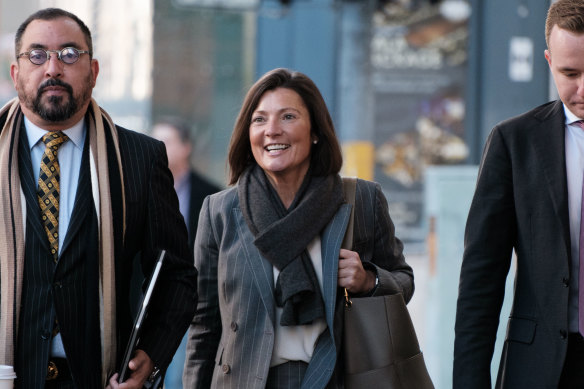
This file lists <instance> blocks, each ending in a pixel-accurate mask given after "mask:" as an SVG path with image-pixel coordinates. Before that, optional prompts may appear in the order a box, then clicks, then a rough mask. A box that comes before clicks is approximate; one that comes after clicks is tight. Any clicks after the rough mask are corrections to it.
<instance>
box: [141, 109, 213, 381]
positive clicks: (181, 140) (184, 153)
mask: <svg viewBox="0 0 584 389" xmlns="http://www.w3.org/2000/svg"><path fill="white" fill-rule="evenodd" d="M152 136H153V137H154V138H156V139H158V140H160V141H162V142H164V145H165V146H166V153H167V154H168V167H169V168H170V171H171V172H172V176H173V178H174V189H175V190H176V193H177V195H178V199H179V204H180V212H181V214H182V215H183V217H184V219H185V222H186V224H187V229H188V232H189V247H190V248H191V250H192V249H193V246H194V244H195V235H196V233H197V223H198V221H199V212H200V211H201V205H202V204H203V200H205V197H207V196H208V195H210V194H213V193H215V192H219V190H220V188H219V187H217V186H216V185H214V184H213V183H211V182H209V181H208V180H207V179H205V178H204V177H202V176H201V175H199V174H198V173H197V172H195V171H194V170H193V168H192V167H191V154H192V151H193V143H192V141H191V129H190V128H189V126H188V125H187V124H186V123H185V122H184V121H183V120H180V119H179V118H175V117H165V118H162V119H160V120H158V121H157V123H156V124H155V125H154V126H153V128H152ZM186 347H187V336H186V335H185V336H184V337H183V339H182V341H181V343H180V346H179V347H178V349H177V350H176V353H175V355H174V358H173V359H172V362H171V363H170V365H169V366H168V369H167V371H166V375H165V378H164V386H165V387H166V388H169V389H174V388H181V387H182V375H183V368H184V364H185V354H186Z"/></svg>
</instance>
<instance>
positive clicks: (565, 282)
mask: <svg viewBox="0 0 584 389" xmlns="http://www.w3.org/2000/svg"><path fill="white" fill-rule="evenodd" d="M562 283H563V284H564V286H565V287H566V288H567V287H568V286H570V279H569V278H568V277H564V278H562Z"/></svg>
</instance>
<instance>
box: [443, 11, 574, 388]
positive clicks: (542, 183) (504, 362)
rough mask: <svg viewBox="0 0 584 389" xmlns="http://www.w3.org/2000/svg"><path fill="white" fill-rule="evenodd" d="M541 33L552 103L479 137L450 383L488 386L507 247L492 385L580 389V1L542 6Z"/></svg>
mask: <svg viewBox="0 0 584 389" xmlns="http://www.w3.org/2000/svg"><path fill="white" fill-rule="evenodd" d="M546 42H547V48H548V49H547V50H546V51H545V57H546V59H547V61H548V64H549V67H550V70H551V73H552V76H553V79H554V82H555V85H556V87H557V90H558V93H559V97H560V100H559V101H555V102H550V103H547V104H544V105H542V106H540V107H537V108H535V109H533V110H532V111H530V112H527V113H525V114H523V115H520V116H518V117H515V118H512V119H510V120H507V121H504V122H503V123H501V124H499V125H497V126H496V127H495V128H494V129H493V131H492V132H491V134H490V136H489V138H488V140H487V143H486V146H485V150H484V154H483V158H482V162H481V167H480V171H479V177H478V182H477V186H476V192H475V195H474V199H473V201H472V205H471V209H470V212H469V215H468V221H467V226H466V233H465V248H464V257H463V263H462V269H461V275H460V286H459V297H458V306H457V313H456V326H455V333H456V338H455V346H454V375H453V378H454V388H456V389H459V388H460V389H462V388H464V389H467V388H473V389H477V388H478V389H480V388H491V377H490V365H491V359H492V356H493V349H494V344H495V337H496V332H497V326H498V323H499V314H500V311H501V305H502V302H503V297H504V290H505V279H506V276H507V273H508V271H509V267H510V264H511V256H512V252H513V250H514V251H515V254H516V258H517V266H516V267H517V270H516V276H515V289H514V296H513V306H512V311H511V315H510V317H509V319H508V322H507V335H506V339H505V343H504V347H503V352H502V356H501V360H500V365H499V373H498V377H497V383H496V387H497V388H513V389H520V388H530V389H531V388H557V387H560V388H583V387H584V369H583V368H582V367H583V366H584V340H583V337H582V334H583V329H584V326H583V325H584V285H583V284H582V282H584V279H583V278H581V277H580V275H579V272H582V275H583V276H584V265H580V263H581V261H583V260H584V258H583V257H584V255H582V254H580V250H583V249H584V240H582V238H584V234H582V237H581V231H582V232H583V233H584V228H583V227H584V226H583V227H581V226H580V223H581V222H584V220H582V217H581V212H582V200H583V198H582V182H583V174H582V172H583V171H584V130H583V129H582V128H581V123H580V120H582V119H584V2H582V0H559V1H557V2H555V3H553V4H552V5H551V7H550V9H549V11H548V15H547V20H546ZM583 254H584V250H583ZM579 279H580V280H583V281H579ZM579 294H580V295H581V296H582V297H581V298H582V299H583V301H580V298H579ZM579 316H580V318H579Z"/></svg>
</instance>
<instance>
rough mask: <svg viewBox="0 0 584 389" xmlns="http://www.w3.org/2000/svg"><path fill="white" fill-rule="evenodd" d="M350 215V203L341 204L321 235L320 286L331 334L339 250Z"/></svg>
mask: <svg viewBox="0 0 584 389" xmlns="http://www.w3.org/2000/svg"><path fill="white" fill-rule="evenodd" d="M349 216H351V205H349V204H343V205H341V207H340V208H339V210H338V211H337V213H336V214H335V215H334V217H333V218H332V220H331V221H330V223H329V224H328V225H327V226H326V227H325V229H324V231H323V234H322V236H321V246H322V274H323V276H322V288H323V298H324V302H325V309H326V321H327V324H328V326H329V329H330V331H331V334H332V330H333V328H334V327H333V319H334V314H335V304H336V296H337V290H338V287H337V278H338V277H337V275H338V273H339V251H340V249H341V244H342V243H343V237H344V236H345V231H346V230H347V225H348V223H349Z"/></svg>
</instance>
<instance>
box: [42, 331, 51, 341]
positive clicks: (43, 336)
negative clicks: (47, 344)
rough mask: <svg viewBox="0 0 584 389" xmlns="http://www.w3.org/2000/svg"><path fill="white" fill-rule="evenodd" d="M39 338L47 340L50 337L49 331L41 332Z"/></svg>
mask: <svg viewBox="0 0 584 389" xmlns="http://www.w3.org/2000/svg"><path fill="white" fill-rule="evenodd" d="M41 339H42V340H49V339H51V333H50V332H49V331H46V330H45V331H43V333H42V334H41Z"/></svg>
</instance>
